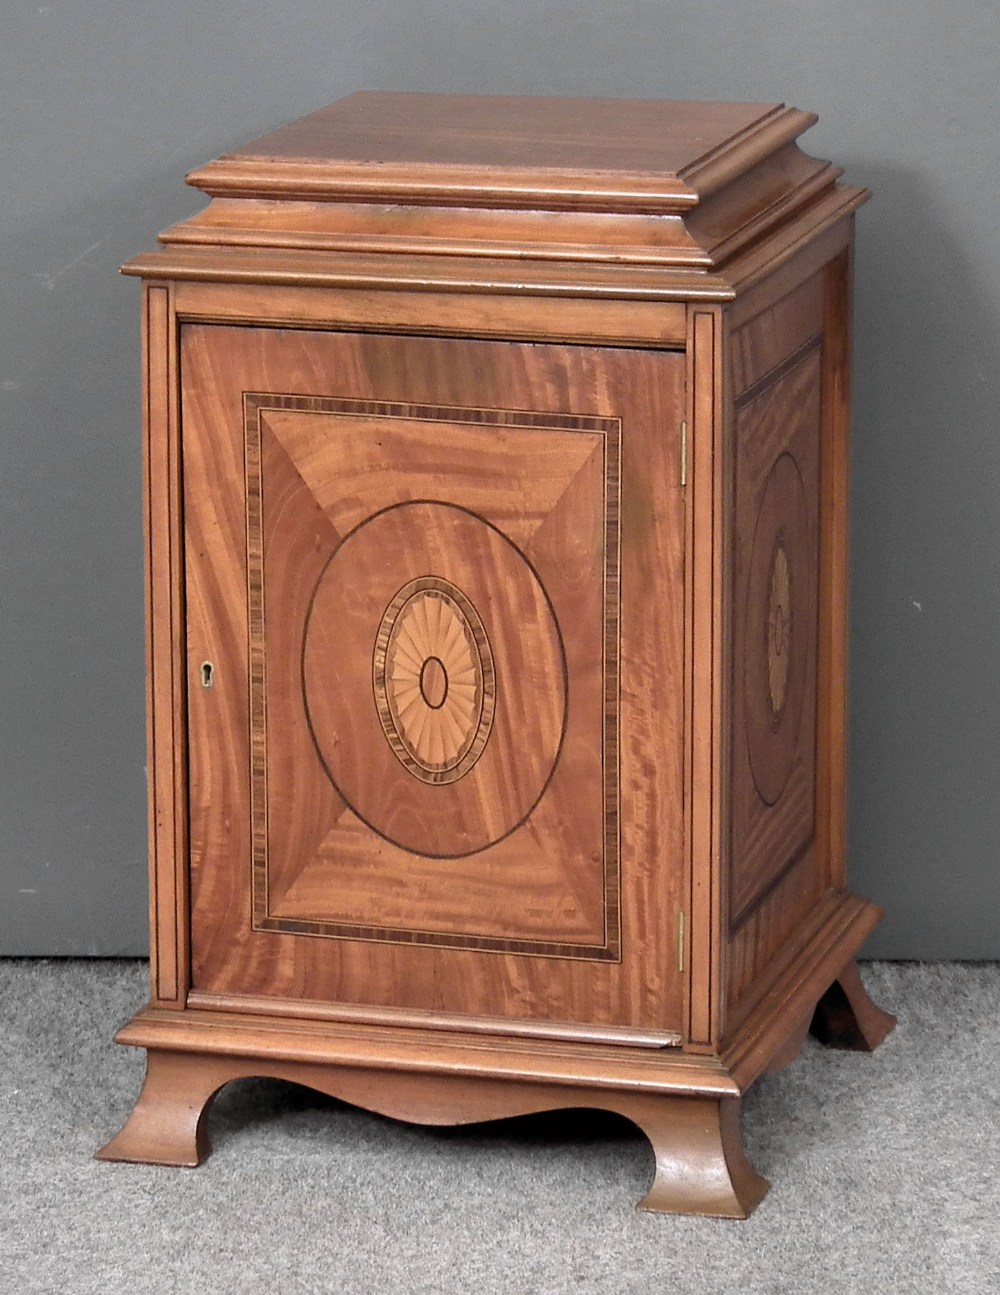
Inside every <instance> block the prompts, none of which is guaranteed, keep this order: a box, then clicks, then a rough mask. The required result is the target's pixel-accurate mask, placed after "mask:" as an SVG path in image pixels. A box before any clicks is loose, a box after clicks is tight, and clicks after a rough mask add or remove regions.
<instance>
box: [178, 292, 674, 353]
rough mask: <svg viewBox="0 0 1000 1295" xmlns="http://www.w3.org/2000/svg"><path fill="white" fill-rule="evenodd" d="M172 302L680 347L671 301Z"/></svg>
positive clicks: (323, 322)
mask: <svg viewBox="0 0 1000 1295" xmlns="http://www.w3.org/2000/svg"><path fill="white" fill-rule="evenodd" d="M174 300H175V302H176V309H177V314H178V317H179V318H180V319H181V320H182V321H184V322H186V323H231V324H253V325H257V326H264V325H271V326H273V327H276V328H323V329H335V330H337V331H340V332H344V331H371V332H377V333H385V332H392V333H420V334H422V335H424V336H427V335H431V336H442V337H448V336H452V337H494V338H499V339H502V340H503V341H517V340H521V339H526V338H527V339H530V340H532V341H552V342H578V343H581V344H587V343H589V344H595V345H604V346H655V347H657V348H661V349H662V348H663V347H677V348H682V347H683V346H684V344H685V340H686V329H687V311H686V310H685V308H684V306H683V305H681V304H680V303H679V302H670V301H633V302H618V301H595V300H587V299H569V300H560V301H559V302H558V303H556V304H555V308H553V303H552V302H551V301H547V300H546V299H545V298H539V297H530V296H512V295H499V294H493V295H491V296H486V295H484V294H482V293H462V292H448V293H443V292H442V293H437V292H430V291H426V290H425V291H422V292H407V291H403V290H399V289H393V290H386V291H381V292H380V291H374V290H373V291H367V290H365V289H361V288H356V287H355V288H341V289H337V288H329V287H327V288H295V287H285V288H274V289H273V290H272V291H271V292H269V293H268V294H267V295H266V297H263V298H262V296H261V292H260V288H259V286H258V285H248V284H244V283H233V284H227V285H225V286H220V285H216V284H205V283H188V282H183V281H182V282H179V283H177V284H176V285H175V290H174Z"/></svg>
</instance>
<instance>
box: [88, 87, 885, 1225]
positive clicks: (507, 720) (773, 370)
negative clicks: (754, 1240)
mask: <svg viewBox="0 0 1000 1295" xmlns="http://www.w3.org/2000/svg"><path fill="white" fill-rule="evenodd" d="M814 120H815V118H814V117H813V116H812V115H811V114H807V113H801V112H798V111H796V110H794V109H786V108H785V107H784V106H783V105H774V104H750V105H747V104H743V105H739V104H737V105H733V104H687V105H680V104H663V103H659V104H658V103H648V102H641V101H593V102H590V103H587V102H583V101H578V100H554V99H535V100H514V99H505V98H498V97H464V98H458V99H455V98H449V97H447V96H434V95H428V96H396V95H361V96H353V97H352V98H350V99H348V100H345V101H344V102H342V103H341V104H339V105H334V106H333V107H332V108H330V109H328V110H324V111H323V112H321V113H319V114H315V115H314V116H313V117H312V118H307V119H306V120H305V121H304V122H301V123H297V124H295V125H293V126H291V127H288V128H285V129H284V130H282V131H279V132H277V133H276V134H275V135H274V136H271V137H266V138H265V139H264V140H262V141H257V143H256V144H253V145H251V146H249V147H248V148H247V149H244V150H241V151H239V152H238V153H236V154H232V155H230V156H228V157H226V158H222V159H219V160H217V161H216V162H213V163H210V164H209V165H208V166H207V167H204V168H201V169H200V170H199V171H198V172H196V173H194V174H193V175H192V176H191V177H190V179H191V181H192V182H193V183H195V184H197V185H199V186H200V187H202V188H203V189H204V190H205V192H206V193H208V194H209V195H210V196H211V197H212V199H213V201H212V202H211V203H210V205H209V206H208V208H207V210H206V211H205V212H203V213H201V214H200V215H198V216H195V217H194V218H192V219H191V220H188V221H185V222H182V223H181V224H179V225H177V226H175V227H173V228H172V229H170V230H168V231H167V232H166V233H165V234H164V235H162V236H161V239H162V247H161V250H159V251H158V252H155V253H150V254H147V255H144V256H140V257H137V258H136V259H135V260H133V261H132V262H130V263H129V265H128V266H126V267H124V269H125V272H126V273H130V274H138V275H140V276H142V277H143V278H144V279H145V280H146V283H145V285H144V291H145V294H146V295H145V297H144V302H145V303H146V304H145V320H144V336H145V343H144V347H145V349H144V371H145V382H146V388H145V390H146V412H145V438H146V484H145V495H146V525H147V532H148V535H149V556H148V561H147V590H148V598H147V627H148V643H149V658H148V664H149V689H148V698H149V702H148V704H149V733H150V759H149V766H150V856H151V887H150V891H151V926H152V953H153V958H152V1004H151V1006H150V1007H149V1008H148V1009H145V1010H144V1011H142V1012H140V1013H139V1014H138V1015H137V1016H136V1017H135V1018H134V1020H133V1021H132V1022H131V1023H130V1024H129V1025H128V1026H126V1027H125V1028H124V1029H123V1030H122V1031H121V1032H120V1033H119V1036H118V1038H119V1041H120V1042H122V1043H126V1044H129V1045H132V1046H138V1047H143V1048H145V1049H147V1052H148V1056H149V1069H148V1074H147V1080H146V1084H145V1086H144V1088H143V1092H142V1095H141V1097H140V1099H139V1102H138V1104H137V1106H136V1110H135V1112H134V1114H133V1116H132V1119H131V1120H130V1121H129V1122H128V1123H127V1124H126V1126H125V1128H124V1129H123V1131H122V1133H121V1134H120V1135H119V1136H118V1137H117V1138H116V1139H113V1140H112V1142H111V1143H109V1145H108V1147H107V1148H105V1150H104V1151H103V1152H102V1153H101V1155H102V1156H103V1157H104V1158H108V1159H126V1160H138V1161H151V1162H154V1163H164V1164H193V1163H197V1161H198V1160H199V1159H201V1158H202V1157H203V1156H204V1155H205V1154H206V1153H207V1139H206V1132H205V1130H206V1124H205V1112H206V1110H207V1109H208V1106H209V1104H210V1102H211V1100H212V1097H213V1095H214V1094H215V1093H216V1092H217V1091H218V1089H219V1088H220V1087H221V1086H222V1085H224V1084H225V1083H228V1082H229V1081H230V1080H232V1079H237V1078H241V1077H244V1076H251V1075H273V1076H278V1077H280V1078H285V1079H291V1080H293V1081H295V1082H300V1083H304V1084H307V1085H311V1086H313V1087H315V1088H317V1089H319V1090H321V1091H323V1092H328V1093H332V1094H335V1095H337V1096H340V1097H343V1098H344V1099H345V1100H348V1101H352V1102H355V1103H356V1104H358V1105H362V1106H365V1107H367V1108H369V1109H372V1110H377V1111H381V1112H383V1113H385V1114H390V1115H393V1116H397V1117H399V1118H402V1119H411V1120H418V1121H424V1122H429V1123H462V1122H467V1121H472V1120H480V1119H493V1118H499V1117H501V1116H505V1115H513V1114H519V1113H525V1112H528V1111H545V1110H553V1109H556V1108H558V1107H564V1106H581V1107H597V1108H599V1109H601V1108H603V1109H607V1110H611V1111H617V1112H619V1113H620V1114H622V1115H624V1116H626V1117H627V1118H629V1119H631V1120H633V1121H634V1122H635V1123H636V1124H637V1125H638V1126H639V1127H641V1128H642V1129H644V1130H645V1132H646V1134H647V1136H648V1137H649V1139H650V1141H651V1143H652V1145H653V1148H654V1153H655V1162H656V1173H655V1178H654V1182H653V1186H652V1188H651V1190H650V1193H649V1195H648V1196H647V1197H646V1199H645V1201H644V1202H643V1207H644V1208H651V1209H658V1210H672V1211H678V1212H689V1213H704V1214H709V1215H717V1216H719V1215H721V1216H725V1217H744V1216H745V1215H746V1214H747V1213H748V1212H749V1211H750V1210H751V1209H752V1208H753V1207H754V1205H755V1204H756V1203H757V1201H758V1200H759V1199H760V1197H761V1195H762V1194H763V1191H764V1190H765V1189H766V1183H765V1182H764V1180H763V1179H761V1178H760V1177H759V1176H758V1175H756V1174H755V1173H754V1171H753V1170H752V1169H751V1168H750V1166H749V1165H748V1164H747V1162H746V1159H745V1157H744V1155H743V1152H742V1148H741V1145H740V1138H739V1102H740V1097H741V1095H742V1094H743V1093H744V1092H745V1091H746V1090H747V1089H748V1088H749V1086H750V1085H752V1084H753V1083H754V1082H756V1080H757V1079H758V1078H759V1077H760V1076H761V1075H763V1074H765V1073H767V1072H768V1071H769V1070H773V1069H776V1068H778V1067H780V1066H782V1065H785V1064H789V1063H791V1061H792V1060H793V1059H794V1057H795V1055H796V1054H797V1052H798V1049H799V1047H800V1046H801V1041H802V1037H803V1034H804V1031H805V1028H806V1026H807V1025H808V1024H810V1023H811V1025H812V1027H813V1029H814V1031H815V1032H816V1033H818V1034H819V1035H820V1036H821V1037H823V1038H824V1039H825V1040H826V1041H827V1042H830V1043H831V1044H832V1045H834V1046H847V1047H855V1048H871V1047H874V1046H876V1045H877V1043H878V1042H879V1041H880V1040H881V1039H882V1037H884V1035H885V1033H886V1032H887V1030H888V1029H889V1028H891V1024H892V1018H890V1017H889V1016H888V1015H887V1014H885V1013H882V1012H880V1011H879V1010H878V1009H877V1008H876V1007H874V1005H873V1004H872V1003H871V1001H870V1000H869V999H868V997H867V995H866V994H865V992H864V989H863V986H862V985H861V981H860V978H859V977H858V974H857V969H856V967H855V965H854V962H853V959H854V957H855V956H856V954H857V951H858V950H859V949H860V948H861V946H862V944H863V943H864V940H865V939H866V938H867V936H868V934H869V933H870V932H871V930H872V928H873V927H874V925H875V923H876V922H877V921H878V919H879V916H880V913H879V910H878V909H876V908H875V906H874V905H871V904H868V903H867V902H866V901H864V900H862V899H859V898H857V897H856V896H853V895H851V894H849V893H848V892H847V890H846V888H845V887H846V863H845V857H844V750H845V721H844V703H845V678H844V675H845V668H846V646H845V644H846V613H845V607H844V604H845V601H846V594H847V577H846V562H847V475H848V446H847V442H848V422H849V409H848V402H849V368H850V331H849V316H850V273H851V261H850V257H851V245H852V238H853V228H852V226H853V213H854V211H855V210H856V209H857V208H858V207H859V206H860V205H861V204H862V203H863V202H864V201H865V200H866V198H867V194H866V193H865V191H864V190H861V189H857V188H853V187H851V186H846V185H841V184H839V183H838V177H839V175H840V172H839V170H838V168H836V167H835V166H833V165H831V164H829V163H826V162H823V161H819V160H816V159H813V158H810V157H808V156H807V155H806V154H805V153H803V152H802V151H801V150H800V149H799V147H798V144H797V142H796V141H797V139H798V137H799V135H801V133H802V132H803V131H804V130H805V129H806V127H807V126H809V125H810V124H811V123H812V122H813V121H814ZM182 431H183V435H182Z"/></svg>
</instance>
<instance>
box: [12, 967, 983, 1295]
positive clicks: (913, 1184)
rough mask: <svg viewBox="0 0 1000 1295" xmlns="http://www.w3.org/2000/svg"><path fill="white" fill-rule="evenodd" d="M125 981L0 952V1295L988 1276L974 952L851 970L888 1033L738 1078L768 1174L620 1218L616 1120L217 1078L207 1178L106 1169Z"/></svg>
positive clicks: (902, 1288)
mask: <svg viewBox="0 0 1000 1295" xmlns="http://www.w3.org/2000/svg"><path fill="white" fill-rule="evenodd" d="M145 974H146V971H145V967H144V966H143V965H142V964H139V963H134V962H87V961H72V962H44V961H43V962H33V961H6V962H0V1016H2V1036H0V1037H2V1048H0V1111H2V1116H3V1150H2V1157H3V1158H2V1165H0V1291H2V1292H4V1295H41V1293H42V1292H44V1295H64V1293H65V1295H119V1292H120V1293H122V1295H124V1293H125V1292H129V1293H130V1295H131V1293H132V1292H139V1293H140V1295H145V1293H147V1292H149V1293H151V1295H156V1293H159V1292H171V1293H172V1295H174V1293H176V1295H188V1293H189V1292H190V1293H191V1295H196V1293H197V1295H228V1293H229V1292H234V1293H235V1292H240V1295H255V1293H256V1292H270V1291H275V1292H281V1295H306V1293H307V1292H308V1293H309V1295H316V1293H318V1292H327V1291H331V1292H334V1291H336V1292H339V1291H350V1292H368V1291H371V1292H376V1291H377V1292H386V1291H393V1292H395V1291H401V1292H402V1291H406V1292H410V1291H426V1292H463V1293H465V1292H474V1293H475V1295H507V1293H508V1292H509V1293H511V1295H515V1293H516V1295H529V1293H530V1295H550V1293H551V1295H555V1293H556V1292H564V1291H565V1292H576V1293H578V1295H587V1293H589V1292H601V1295H605V1293H607V1295H627V1293H629V1292H640V1291H641V1292H650V1293H654V1292H655V1293H656V1295H670V1293H672V1292H678V1293H679V1292H684V1295H715V1293H716V1292H718V1293H719V1295H734V1293H737V1292H739V1293H741V1295H742V1293H747V1292H767V1295H809V1293H811V1292H817V1295H819V1293H822V1295H833V1293H834V1292H859V1293H860V1292H869V1291H879V1292H887V1293H893V1295H894V1293H895V1292H927V1293H928V1295H938V1293H939V1292H940V1293H942V1295H993V1293H994V1292H1000V1237H998V1221H1000V1011H998V1008H1000V967H997V966H995V965H983V966H962V965H936V966H916V965H909V964H907V965H893V964H873V965H869V966H867V967H865V968H864V974H865V979H866V981H867V983H868V985H869V987H870V988H871V990H872V992H873V994H874V995H875V997H876V998H877V1000H878V1001H879V1002H880V1003H881V1004H882V1005H883V1006H885V1007H886V1008H888V1009H889V1010H890V1011H893V1012H895V1013H896V1014H897V1015H898V1016H899V1018H900V1024H899V1026H898V1027H897V1030H896V1032H895V1033H894V1034H893V1035H891V1036H890V1038H889V1039H888V1040H887V1042H886V1043H885V1045H884V1046H883V1047H882V1048H881V1049H880V1050H879V1052H877V1053H875V1054H874V1055H873V1056H864V1055H859V1054H854V1053H835V1052H828V1051H826V1050H825V1049H823V1048H822V1047H820V1046H819V1045H818V1044H816V1043H815V1042H813V1041H812V1040H810V1042H809V1043H808V1044H807V1046H806V1050H805V1052H804V1054H803V1056H802V1057H801V1058H800V1059H799V1061H798V1062H796V1064H795V1065H794V1066H793V1067H792V1068H791V1069H789V1070H787V1071H784V1072H783V1073H781V1074H780V1075H775V1076H772V1077H770V1078H767V1079H764V1080H763V1081H761V1083H760V1084H758V1085H757V1087H756V1088H755V1089H754V1091H753V1092H752V1093H751V1094H750V1095H749V1096H748V1098H747V1100H746V1102H745V1116H744V1127H745V1135H746V1145H747V1150H748V1152H749V1155H750V1158H751V1160H752V1161H753V1163H754V1164H755V1166H756V1167H757V1168H758V1169H759V1170H760V1171H761V1172H762V1173H764V1174H765V1175H767V1177H769V1178H770V1179H771V1184H772V1186H771V1191H770V1193H769V1195H768V1196H766V1197H765V1199H764V1201H763V1203H762V1205H761V1206H760V1207H759V1209H758V1210H757V1212H756V1213H755V1214H754V1215H753V1216H752V1218H751V1219H750V1220H749V1221H747V1222H745V1223H730V1222H716V1221H710V1220H700V1219H687V1218H670V1217H663V1216H656V1215H649V1214H637V1213H636V1212H635V1211H634V1210H633V1208H632V1207H633V1204H634V1202H635V1201H636V1200H638V1198H639V1197H640V1196H641V1195H642V1193H643V1191H644V1190H645V1187H646V1185H647V1182H648V1179H649V1176H650V1167H651V1155H650V1152H649V1151H648V1149H647V1144H646V1143H645V1141H644V1140H643V1139H642V1138H641V1136H640V1135H638V1133H636V1132H635V1131H634V1130H633V1129H632V1128H631V1126H630V1125H628V1124H626V1123H625V1122H624V1121H618V1120H616V1119H614V1118H612V1117H610V1116H602V1115H599V1114H596V1113H595V1114H589V1113H586V1112H584V1113H574V1114H566V1115H553V1116H534V1117H531V1118H529V1119H521V1120H517V1121H511V1122H508V1123H504V1124H493V1125H486V1126H482V1125H481V1126H478V1127H474V1128H467V1129H458V1130H450V1129H449V1130H430V1129H422V1128H415V1127H412V1126H409V1125H403V1124H398V1123H394V1122H392V1121H389V1120H384V1119H381V1118H379V1117H377V1116H373V1115H369V1114H366V1113H365V1112H362V1111H357V1110H353V1109H351V1108H349V1107H346V1106H343V1105H341V1104H339V1103H337V1102H333V1101H330V1100H328V1099H325V1098H322V1097H320V1096H318V1095H314V1094H311V1093H308V1092H306V1091H305V1090H302V1089H298V1088H295V1087H292V1086H290V1085H284V1084H279V1083H277V1082H273V1081H245V1082H243V1083H240V1084H234V1085H231V1086H230V1087H229V1088H228V1089H226V1090H225V1091H224V1092H223V1094H222V1095H221V1096H220V1098H219V1099H218V1100H217V1102H216V1105H215V1107H214V1108H213V1113H212V1117H211V1128H212V1135H213V1141H214V1144H215V1154H214V1156H213V1157H212V1158H211V1159H210V1160H209V1161H208V1162H207V1163H206V1164H205V1165H203V1166H202V1168H201V1169H198V1170H193V1171H192V1170H170V1169H155V1168H148V1167H143V1166H130V1165H109V1164H99V1163H97V1162H95V1161H94V1160H92V1159H91V1153H92V1152H93V1150H94V1149H95V1147H97V1145H98V1144H99V1143H100V1142H102V1141H104V1140H105V1139H107V1138H108V1137H109V1136H110V1135H111V1134H112V1133H113V1132H115V1130H116V1129H117V1127H118V1126H119V1124H120V1123H121V1122H122V1121H123V1120H124V1118H125V1116H126V1115H127V1113H128V1111H129V1109H130V1107H131V1104H132V1101H133V1100H134V1098H135V1095H136V1093H137V1092H138V1089H139V1085H140V1081H141V1076H142V1057H141V1055H140V1054H136V1053H135V1052H134V1051H133V1050H132V1049H123V1048H115V1047H113V1046H112V1045H111V1043H110V1037H111V1034H112V1032H113V1030H114V1029H115V1028H116V1026H118V1025H119V1024H121V1023H122V1022H123V1021H124V1020H125V1019H126V1018H127V1017H128V1016H129V1015H131V1013H132V1011H133V1010H135V1008H137V1007H139V1006H140V1005H141V1003H142V1001H143V998H144V990H145Z"/></svg>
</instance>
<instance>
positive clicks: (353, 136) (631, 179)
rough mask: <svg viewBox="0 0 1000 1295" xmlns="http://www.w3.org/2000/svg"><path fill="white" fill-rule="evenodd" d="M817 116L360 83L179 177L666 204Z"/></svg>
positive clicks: (465, 197)
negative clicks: (393, 90) (409, 90)
mask: <svg viewBox="0 0 1000 1295" xmlns="http://www.w3.org/2000/svg"><path fill="white" fill-rule="evenodd" d="M815 121H816V117H815V115H814V114H812V113H804V112H799V111H797V110H795V109H789V108H786V107H785V106H784V105H783V104H770V103H686V102H672V101H667V100H649V99H559V98H515V97H510V96H500V95H448V94H386V93H371V92H361V93H358V94H353V95H350V96H349V97H348V98H346V99H341V100H340V101H339V102H337V103H334V104H331V105H330V107H328V108H323V109H322V110H321V111H319V112H314V113H312V114H311V115H310V116H308V117H304V118H302V119H301V120H300V121H296V122H293V123H292V124H291V125H288V126H284V127H282V128H281V129H280V130H277V131H274V132H273V133H272V134H269V135H264V136H263V137H262V138H260V139H258V140H255V141H254V142H253V143H251V144H248V145H247V146H246V147H244V148H241V149H238V150H236V151H235V152H233V153H228V154H226V155H225V156H223V157H221V158H218V159H217V160H216V161H214V162H210V163H209V164H208V165H207V166H205V167H202V168H200V169H199V170H197V171H194V172H193V173H192V174H191V175H190V176H189V177H188V181H189V183H191V184H193V185H195V186H196V187H197V188H199V189H202V190H203V191H204V192H206V193H209V194H212V195H217V196H222V195H229V196H235V195H240V196H243V197H293V196H294V197H312V198H337V197H340V198H357V199H361V200H368V201H373V200H377V199H386V200H393V199H407V198H408V199H411V200H423V201H427V200H428V199H433V200H435V201H437V202H442V203H445V204H447V205H449V206H455V205H459V204H461V205H470V206H476V207H480V206H494V205H497V204H502V205H503V206H506V207H513V208H518V207H536V206H538V205H539V204H541V205H542V206H544V207H554V208H557V209H565V208H573V209H577V210H589V211H594V210H597V211H609V210H645V211H665V210H666V211H678V210H684V209H686V208H688V207H690V206H692V205H694V204H695V203H697V202H698V200H699V198H704V197H705V196H707V194H708V193H710V192H712V191H714V190H715V189H717V188H718V187H719V186H720V185H721V184H724V183H725V182H727V181H729V180H732V179H733V178H734V177H735V176H736V175H738V174H740V173H742V172H744V171H746V170H748V169H749V168H750V167H752V166H754V165H755V164H756V163H758V162H760V161H761V160H762V159H763V158H765V157H767V156H768V155H770V154H772V153H774V152H775V151H776V150H777V149H779V148H781V146H782V145H784V144H787V143H789V141H791V140H794V139H795V138H796V137H797V136H798V135H800V134H801V133H802V131H804V130H805V129H806V128H807V127H808V126H811V125H812V124H813V122H815Z"/></svg>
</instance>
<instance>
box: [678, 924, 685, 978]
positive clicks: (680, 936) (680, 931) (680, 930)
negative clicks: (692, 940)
mask: <svg viewBox="0 0 1000 1295" xmlns="http://www.w3.org/2000/svg"><path fill="white" fill-rule="evenodd" d="M677 970H678V971H683V970H684V913H683V912H680V913H678V914H677Z"/></svg>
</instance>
